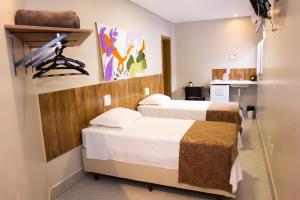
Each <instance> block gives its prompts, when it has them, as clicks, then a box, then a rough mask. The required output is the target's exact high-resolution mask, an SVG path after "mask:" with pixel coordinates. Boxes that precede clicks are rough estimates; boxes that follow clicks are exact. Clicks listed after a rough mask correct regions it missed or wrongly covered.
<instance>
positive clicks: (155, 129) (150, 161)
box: [82, 117, 242, 193]
mask: <svg viewBox="0 0 300 200" xmlns="http://www.w3.org/2000/svg"><path fill="white" fill-rule="evenodd" d="M193 123H194V120H181V119H162V118H151V117H141V118H140V119H138V120H136V121H135V122H133V123H131V124H129V125H128V126H126V127H125V128H123V129H122V128H109V127H103V126H91V127H88V128H85V129H83V130H82V137H83V146H84V148H85V149H86V154H87V158H89V159H99V160H115V161H120V162H125V163H132V164H140V165H148V166H154V167H161V168H166V169H176V170H178V163H179V147H180V140H181V138H182V137H183V135H184V134H185V133H186V131H187V130H188V129H189V128H190V127H191V125H192V124H193ZM240 180H242V169H241V166H240V159H239V156H238V158H237V159H236V161H235V162H234V165H233V167H232V170H231V176H230V181H229V182H230V184H231V185H232V186H233V193H235V191H236V189H237V185H238V182H239V181H240Z"/></svg>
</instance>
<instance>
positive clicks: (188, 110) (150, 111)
mask: <svg viewBox="0 0 300 200" xmlns="http://www.w3.org/2000/svg"><path fill="white" fill-rule="evenodd" d="M211 103H212V101H187V100H171V101H169V104H164V105H139V106H138V108H137V109H138V111H139V112H140V113H142V115H143V116H146V117H162V118H175V119H192V120H200V121H205V120H206V111H207V109H208V107H209V105H210V104H211ZM240 115H241V117H242V118H243V114H242V111H241V110H240Z"/></svg>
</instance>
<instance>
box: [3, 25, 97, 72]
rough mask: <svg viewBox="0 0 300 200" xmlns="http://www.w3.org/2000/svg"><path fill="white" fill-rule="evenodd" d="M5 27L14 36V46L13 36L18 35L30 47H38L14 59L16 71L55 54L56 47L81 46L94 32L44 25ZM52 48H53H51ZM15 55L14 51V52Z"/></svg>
mask: <svg viewBox="0 0 300 200" xmlns="http://www.w3.org/2000/svg"><path fill="white" fill-rule="evenodd" d="M4 28H5V29H6V30H7V31H8V32H10V35H11V36H12V37H11V38H12V47H13V48H14V43H13V37H17V38H18V39H19V40H21V41H22V42H23V48H24V44H27V45H28V47H29V48H30V49H32V48H37V49H36V50H34V51H33V52H31V51H30V54H29V55H26V56H25V55H24V58H22V59H20V60H17V61H16V60H15V57H13V59H14V65H15V73H17V72H16V68H17V67H19V66H21V65H23V66H25V68H27V67H29V66H32V67H35V66H37V64H39V63H41V62H42V61H44V60H46V59H48V58H50V57H51V56H53V55H54V54H55V49H56V48H57V47H61V46H62V45H63V46H65V47H74V46H80V45H81V44H82V43H83V42H84V41H85V40H86V38H87V37H88V36H89V35H90V34H91V33H92V30H88V29H76V28H59V27H44V26H25V25H4ZM51 48H52V49H51ZM13 56H14V52H13Z"/></svg>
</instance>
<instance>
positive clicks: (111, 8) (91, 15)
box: [28, 0, 176, 187]
mask: <svg viewBox="0 0 300 200" xmlns="http://www.w3.org/2000/svg"><path fill="white" fill-rule="evenodd" d="M28 2H29V8H30V9H41V10H45V9H48V10H70V9H71V10H75V11H76V12H77V14H78V15H79V17H80V20H81V27H82V28H87V29H93V31H94V32H93V34H92V35H91V36H90V37H89V38H88V39H87V40H86V41H85V42H84V43H83V44H82V45H81V46H80V47H74V48H69V49H66V50H65V52H64V53H65V55H67V56H70V57H72V58H76V59H78V60H81V61H83V62H84V63H85V64H86V66H87V70H88V71H89V73H90V76H70V77H56V78H47V79H40V80H31V84H32V87H33V90H32V91H33V93H36V94H37V93H44V92H49V91H55V90H61V89H65V88H72V87H79V86H83V85H90V84H96V83H99V82H101V81H102V78H101V77H100V76H99V74H100V73H102V65H101V64H99V58H98V55H99V52H98V49H97V45H98V42H97V40H96V32H95V26H94V23H95V22H99V23H103V24H106V25H111V26H116V27H119V28H122V29H125V30H130V31H134V32H138V33H140V34H142V35H144V36H145V45H146V59H147V64H148V69H147V74H148V75H149V74H159V73H161V72H162V64H161V35H166V36H170V37H171V38H172V42H173V43H172V52H173V54H175V37H174V25H173V24H171V23H169V22H167V21H166V20H163V19H162V18H160V17H158V16H156V15H154V14H152V13H150V12H148V11H146V10H145V9H143V8H141V7H139V6H137V5H135V4H133V3H131V2H129V1H127V0H110V1H107V0H89V1H85V2H83V1H82V0H72V1H70V0H52V1H49V0H28ZM173 67H174V68H173V75H172V76H173V83H172V84H173V86H174V87H175V86H176V85H175V83H176V79H175V78H176V76H175V74H176V68H175V55H174V56H173ZM28 76H31V74H29V75H28ZM35 112H36V115H38V112H39V111H38V110H37V109H36V110H35ZM40 134H42V133H40ZM80 150H81V148H80V147H78V148H75V149H73V150H71V151H69V152H67V153H65V154H64V155H62V156H60V157H58V158H56V159H54V160H52V161H50V162H48V163H47V173H48V185H49V187H52V186H55V185H56V184H57V183H60V182H61V181H63V180H64V179H66V178H67V177H68V176H70V175H72V174H73V173H75V172H77V171H78V170H79V169H81V168H82V164H81V155H80Z"/></svg>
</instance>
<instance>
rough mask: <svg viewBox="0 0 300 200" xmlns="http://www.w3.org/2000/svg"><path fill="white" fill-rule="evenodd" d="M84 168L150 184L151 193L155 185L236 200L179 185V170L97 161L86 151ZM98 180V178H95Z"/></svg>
mask: <svg viewBox="0 0 300 200" xmlns="http://www.w3.org/2000/svg"><path fill="white" fill-rule="evenodd" d="M82 159H83V167H84V171H85V172H92V173H96V174H104V175H108V176H114V177H118V178H125V179H130V180H135V181H141V182H145V183H149V185H148V189H149V191H152V190H153V184H157V185H163V186H169V187H175V188H180V189H186V190H192V191H197V192H203V193H209V194H215V195H220V196H225V197H230V198H236V196H235V194H232V193H229V192H227V191H223V190H218V189H209V188H201V187H196V186H191V185H188V184H183V183H178V170H173V169H165V168H160V167H152V166H146V165H137V164H130V163H123V162H118V161H113V160H95V159H88V158H86V151H85V149H82ZM95 180H97V176H95Z"/></svg>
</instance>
